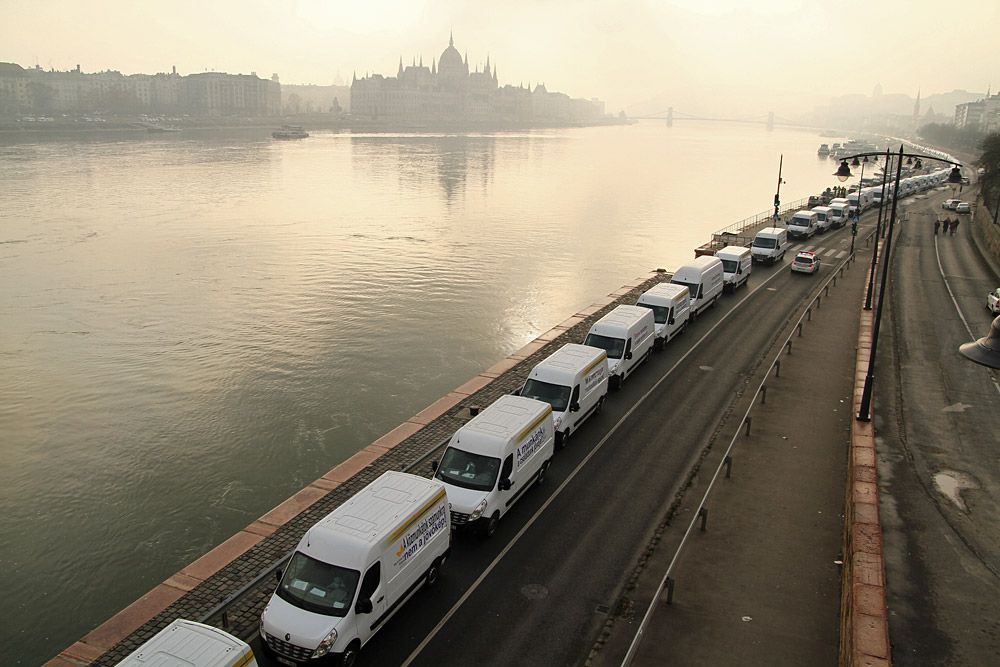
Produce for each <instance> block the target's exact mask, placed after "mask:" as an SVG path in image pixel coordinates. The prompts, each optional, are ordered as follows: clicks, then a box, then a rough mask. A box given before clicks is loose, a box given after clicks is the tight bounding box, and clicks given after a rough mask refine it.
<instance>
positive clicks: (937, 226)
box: [934, 220, 941, 236]
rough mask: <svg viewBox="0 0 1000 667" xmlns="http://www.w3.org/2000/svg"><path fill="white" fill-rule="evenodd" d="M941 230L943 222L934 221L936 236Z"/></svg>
mask: <svg viewBox="0 0 1000 667" xmlns="http://www.w3.org/2000/svg"><path fill="white" fill-rule="evenodd" d="M939 229H941V221H940V220H935V221H934V236H937V233H938V230H939Z"/></svg>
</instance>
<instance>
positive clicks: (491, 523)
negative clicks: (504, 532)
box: [483, 512, 500, 538]
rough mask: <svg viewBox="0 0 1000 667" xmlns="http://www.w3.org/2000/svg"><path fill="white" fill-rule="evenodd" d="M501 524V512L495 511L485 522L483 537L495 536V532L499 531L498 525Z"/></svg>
mask: <svg viewBox="0 0 1000 667" xmlns="http://www.w3.org/2000/svg"><path fill="white" fill-rule="evenodd" d="M499 524H500V512H494V513H493V515H492V516H490V518H489V519H487V520H486V523H485V524H483V537H486V538H489V537H493V534H494V533H496V532H497V526H498V525H499Z"/></svg>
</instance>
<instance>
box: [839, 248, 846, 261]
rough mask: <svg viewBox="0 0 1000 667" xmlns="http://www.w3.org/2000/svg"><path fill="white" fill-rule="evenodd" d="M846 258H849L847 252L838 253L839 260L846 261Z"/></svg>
mask: <svg viewBox="0 0 1000 667" xmlns="http://www.w3.org/2000/svg"><path fill="white" fill-rule="evenodd" d="M845 257H847V251H846V250H841V251H840V252H838V253H837V259H844V258H845Z"/></svg>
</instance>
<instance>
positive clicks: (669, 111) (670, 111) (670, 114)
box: [667, 107, 674, 127]
mask: <svg viewBox="0 0 1000 667" xmlns="http://www.w3.org/2000/svg"><path fill="white" fill-rule="evenodd" d="M673 126H674V108H673V107H670V108H668V109H667V127H673Z"/></svg>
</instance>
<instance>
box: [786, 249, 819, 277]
mask: <svg viewBox="0 0 1000 667" xmlns="http://www.w3.org/2000/svg"><path fill="white" fill-rule="evenodd" d="M792 271H798V272H799V273H816V272H817V271H819V255H817V254H816V253H814V252H800V253H799V254H797V255H796V256H795V259H793V260H792Z"/></svg>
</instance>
